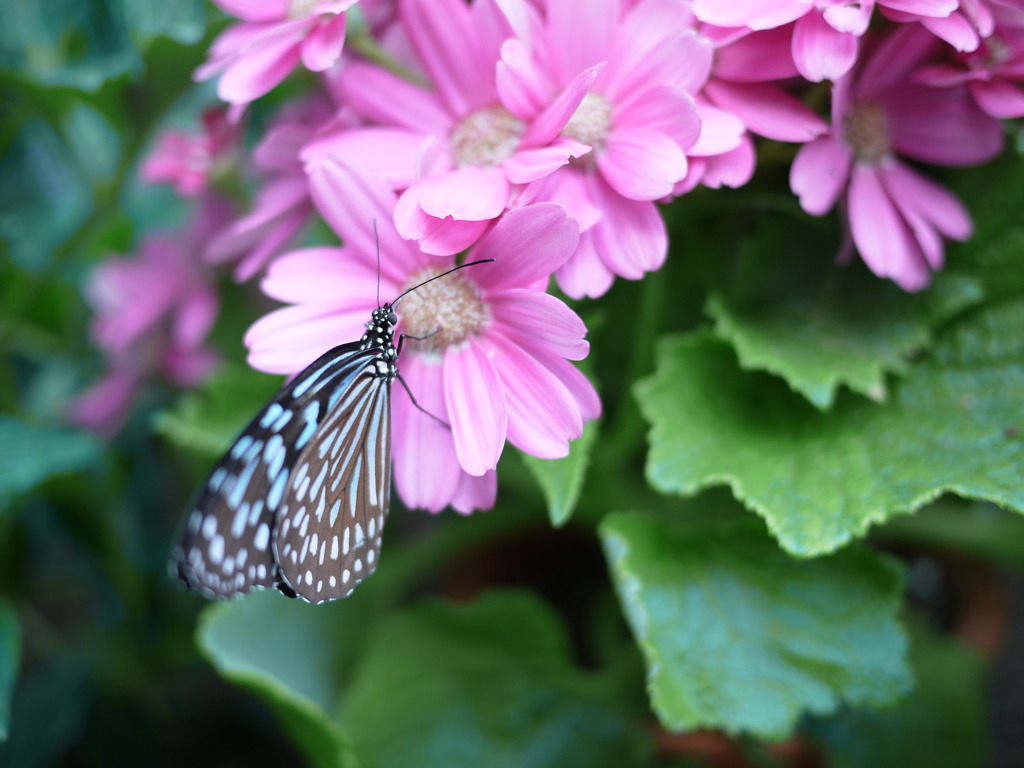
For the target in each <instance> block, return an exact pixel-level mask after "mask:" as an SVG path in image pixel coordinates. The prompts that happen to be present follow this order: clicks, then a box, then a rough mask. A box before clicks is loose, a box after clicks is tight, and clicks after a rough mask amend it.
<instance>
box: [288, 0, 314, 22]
mask: <svg viewBox="0 0 1024 768" xmlns="http://www.w3.org/2000/svg"><path fill="white" fill-rule="evenodd" d="M319 2H320V0H291V1H290V2H289V3H288V14H287V15H288V18H289V19H305V18H308V17H310V16H312V15H313V9H314V8H316V6H317V4H318V3H319Z"/></svg>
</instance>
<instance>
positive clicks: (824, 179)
mask: <svg viewBox="0 0 1024 768" xmlns="http://www.w3.org/2000/svg"><path fill="white" fill-rule="evenodd" d="M852 162H853V155H852V154H851V152H850V150H848V149H846V148H845V147H843V146H842V145H840V144H839V142H837V141H836V140H835V139H834V138H833V137H832V136H831V135H830V136H822V137H821V138H818V139H815V140H814V141H812V142H810V143H808V144H804V145H803V146H802V147H800V151H799V152H797V155H796V158H795V159H794V160H793V165H792V167H791V168H790V170H789V187H790V189H792V190H793V194H795V195H796V196H797V197H799V198H800V206H801V207H802V208H803V209H804V210H805V211H807V212H808V213H809V214H811V215H812V216H823V215H824V214H825V213H827V212H828V211H830V210H831V209H832V206H834V205H835V204H836V200H838V199H839V194H840V192H842V191H843V188H844V187H845V186H846V182H847V179H848V178H849V174H850V164H851V163H852Z"/></svg>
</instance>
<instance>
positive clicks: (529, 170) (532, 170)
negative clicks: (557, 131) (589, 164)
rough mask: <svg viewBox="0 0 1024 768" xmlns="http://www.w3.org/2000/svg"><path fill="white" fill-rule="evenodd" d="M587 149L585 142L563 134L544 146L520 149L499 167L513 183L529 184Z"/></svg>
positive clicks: (552, 171) (580, 155) (583, 153)
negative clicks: (582, 142)
mask: <svg viewBox="0 0 1024 768" xmlns="http://www.w3.org/2000/svg"><path fill="white" fill-rule="evenodd" d="M589 151H590V147H588V146H587V145H586V144H581V143H580V142H578V141H576V140H575V139H569V138H566V137H564V136H563V137H560V138H557V139H555V140H554V141H553V142H552V143H551V144H549V145H547V146H546V147H538V148H536V149H520V150H519V151H518V152H516V153H515V154H514V155H512V157H510V158H509V159H508V160H506V161H505V162H503V163H502V164H501V169H502V170H503V171H504V172H505V176H506V177H507V178H508V180H509V181H511V182H512V183H513V184H529V183H530V182H532V181H537V180H538V179H542V178H544V177H545V176H548V175H550V174H552V173H554V172H555V171H557V170H558V169H559V168H561V167H562V166H564V165H567V164H568V163H569V158H571V157H582V156H583V155H585V154H587V152H589Z"/></svg>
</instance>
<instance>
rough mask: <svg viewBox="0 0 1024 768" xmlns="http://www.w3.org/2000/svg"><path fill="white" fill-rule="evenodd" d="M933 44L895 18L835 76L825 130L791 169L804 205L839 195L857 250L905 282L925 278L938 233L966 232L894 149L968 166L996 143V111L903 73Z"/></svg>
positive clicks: (936, 258)
mask: <svg viewBox="0 0 1024 768" xmlns="http://www.w3.org/2000/svg"><path fill="white" fill-rule="evenodd" d="M937 45H939V42H938V40H937V39H936V38H935V37H933V36H932V35H931V34H930V33H929V32H927V31H926V30H924V29H923V28H922V27H920V26H918V25H907V26H903V27H900V28H898V29H897V30H896V32H895V33H894V34H892V35H890V36H889V38H888V39H886V40H885V41H884V42H883V43H882V44H881V45H880V46H879V47H878V49H877V50H876V51H875V52H874V54H873V55H872V56H871V57H870V58H869V59H867V60H866V61H864V62H863V64H862V65H861V66H860V67H859V68H858V70H856V71H855V72H853V73H851V74H849V75H847V76H846V77H843V78H841V79H840V80H839V81H838V82H836V83H835V85H834V86H833V95H832V131H831V132H830V133H829V134H828V135H826V136H822V137H820V138H818V139H815V140H814V141H812V142H811V143H809V144H806V145H805V146H804V147H802V148H801V150H800V152H799V153H798V154H797V157H796V160H795V161H794V162H793V167H792V170H791V174H790V184H791V186H792V189H793V192H795V193H796V194H797V195H799V197H800V204H801V205H802V206H803V208H804V210H806V211H807V212H808V213H811V214H813V215H815V216H821V215H823V214H825V213H826V212H827V211H829V210H830V209H831V208H832V207H833V206H834V205H835V204H836V202H837V201H839V200H842V202H843V205H844V212H845V216H846V218H847V220H848V225H849V230H850V235H851V237H852V241H853V245H854V246H855V247H856V249H857V251H858V252H859V253H860V255H861V258H863V259H864V261H865V263H866V264H867V265H868V267H869V268H870V269H871V271H872V272H874V273H875V274H876V275H878V276H880V277H888V278H891V279H892V280H893V281H895V282H896V283H897V284H898V285H899V286H900V287H902V288H904V289H905V290H908V291H914V290H919V289H921V288H924V287H925V286H926V285H927V284H928V282H929V280H930V272H931V270H934V269H939V268H941V267H942V263H943V258H944V249H943V243H942V239H943V238H944V237H945V238H952V239H955V240H965V239H966V238H967V237H968V236H969V235H970V233H971V229H972V224H971V220H970V217H969V215H968V213H967V211H966V210H965V209H964V207H963V205H962V204H961V203H960V202H959V201H958V200H957V199H956V198H955V197H954V196H953V195H952V194H950V193H949V192H948V191H946V190H945V189H943V188H942V187H940V186H939V185H937V184H936V183H935V182H933V181H931V180H929V179H927V178H925V177H924V176H922V175H921V174H920V173H918V172H917V171H916V170H914V169H913V168H911V167H910V166H908V165H907V164H905V163H903V162H902V161H901V160H900V159H899V157H898V156H899V155H903V156H906V157H908V158H910V159H913V160H917V161H920V162H924V163H932V164H935V165H946V166H967V165H974V164H978V163H982V162H985V161H987V160H990V159H992V158H993V157H995V156H996V155H997V154H998V153H999V152H1000V150H1001V149H1002V145H1003V132H1002V127H1001V125H1000V123H999V121H998V120H995V119H993V118H991V117H989V116H988V115H986V114H984V113H983V112H982V111H981V110H979V109H978V108H977V107H976V106H975V105H974V103H973V101H972V100H971V98H970V94H969V93H968V91H967V88H966V87H965V86H957V87H951V88H931V87H928V86H925V85H920V84H917V83H913V82H911V80H910V74H911V72H913V71H914V70H915V69H917V68H918V67H919V66H920V65H921V63H922V62H923V61H925V60H927V59H928V58H929V57H930V56H931V55H932V54H933V52H934V50H935V48H936V46H937Z"/></svg>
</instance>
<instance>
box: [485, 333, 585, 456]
mask: <svg viewBox="0 0 1024 768" xmlns="http://www.w3.org/2000/svg"><path fill="white" fill-rule="evenodd" d="M481 347H483V348H484V349H486V350H487V352H488V354H489V356H490V359H491V362H492V363H493V364H494V367H495V370H496V371H497V373H498V376H499V377H500V379H501V382H502V386H503V387H504V389H505V400H506V403H507V405H508V439H509V442H511V443H512V444H513V445H514V446H516V447H517V448H519V449H520V450H521V451H525V452H526V453H529V454H531V455H533V456H538V457H540V458H542V459H559V458H562V457H564V456H568V455H569V441H570V440H574V439H576V438H577V437H579V436H580V434H582V432H583V419H582V417H581V416H580V412H579V407H578V406H577V405H576V401H575V399H574V398H573V397H572V395H571V394H570V393H569V390H568V389H566V387H565V385H564V384H562V382H561V381H560V380H559V379H558V377H557V376H555V375H554V374H553V373H551V371H549V370H548V369H547V368H545V367H544V366H543V365H541V364H540V363H538V362H537V361H536V360H535V359H534V358H533V357H531V356H530V355H529V354H527V353H526V352H524V351H523V349H522V348H520V347H519V346H518V345H516V344H513V343H512V342H510V341H508V340H507V339H505V338H503V337H502V336H501V334H499V333H493V332H492V333H488V334H487V336H486V337H485V338H484V339H482V340H481Z"/></svg>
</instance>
